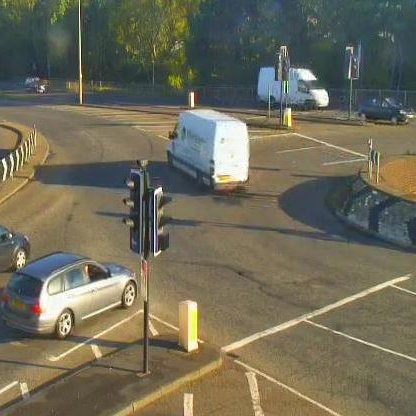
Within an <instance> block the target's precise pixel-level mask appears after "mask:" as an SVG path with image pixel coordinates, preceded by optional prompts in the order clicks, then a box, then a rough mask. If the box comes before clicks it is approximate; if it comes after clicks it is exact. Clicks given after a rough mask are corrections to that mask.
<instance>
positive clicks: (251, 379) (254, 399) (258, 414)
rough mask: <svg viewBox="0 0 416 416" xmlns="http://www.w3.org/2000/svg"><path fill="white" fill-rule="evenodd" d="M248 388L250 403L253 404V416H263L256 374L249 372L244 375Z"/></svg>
mask: <svg viewBox="0 0 416 416" xmlns="http://www.w3.org/2000/svg"><path fill="white" fill-rule="evenodd" d="M246 377H247V381H248V387H249V389H250V395H251V403H252V404H253V410H254V416H264V413H263V409H262V408H261V405H260V393H259V386H258V385H257V379H256V373H254V372H253V371H249V372H247V373H246Z"/></svg>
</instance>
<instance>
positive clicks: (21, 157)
mask: <svg viewBox="0 0 416 416" xmlns="http://www.w3.org/2000/svg"><path fill="white" fill-rule="evenodd" d="M36 146H37V133H36V126H35V125H33V129H32V130H31V132H30V133H29V137H28V138H27V139H26V140H23V142H22V143H21V144H20V145H19V146H18V147H17V148H16V149H15V150H13V151H12V152H10V153H9V154H8V155H7V156H5V157H3V158H2V159H0V181H1V182H5V181H6V180H7V179H10V178H13V175H14V174H15V173H16V172H17V171H18V170H20V169H21V168H22V166H23V165H24V164H25V163H26V162H27V161H28V160H29V159H30V158H31V157H32V155H33V154H34V153H35V151H36Z"/></svg>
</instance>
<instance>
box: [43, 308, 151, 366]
mask: <svg viewBox="0 0 416 416" xmlns="http://www.w3.org/2000/svg"><path fill="white" fill-rule="evenodd" d="M140 313H143V309H140V310H139V311H137V312H134V313H133V314H132V315H130V316H128V317H127V318H125V319H123V320H122V321H119V322H117V323H116V324H114V325H112V326H110V327H109V328H107V329H104V330H103V331H101V332H99V333H98V334H95V335H94V336H93V337H91V338H88V339H86V340H85V341H83V342H81V343H79V344H77V345H75V346H74V347H72V348H70V349H69V350H67V351H65V352H63V353H62V354H60V355H51V356H50V357H48V360H49V361H52V362H55V361H59V360H61V359H62V358H64V357H66V356H67V355H69V354H72V353H73V352H74V351H76V350H78V349H79V348H81V347H83V346H84V345H86V344H89V343H90V342H91V341H93V340H94V339H97V338H99V337H101V336H102V335H104V334H106V333H107V332H110V331H112V330H113V329H115V328H117V327H118V326H120V325H123V324H125V323H126V322H128V321H130V320H131V319H133V318H134V317H135V316H137V315H139V314H140Z"/></svg>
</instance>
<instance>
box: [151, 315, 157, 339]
mask: <svg viewBox="0 0 416 416" xmlns="http://www.w3.org/2000/svg"><path fill="white" fill-rule="evenodd" d="M149 330H150V333H151V334H152V336H153V337H157V336H158V335H159V332H157V329H156V328H155V326H154V325H153V323H152V321H151V320H150V319H149Z"/></svg>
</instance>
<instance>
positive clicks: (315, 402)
mask: <svg viewBox="0 0 416 416" xmlns="http://www.w3.org/2000/svg"><path fill="white" fill-rule="evenodd" d="M234 362H235V363H236V364H238V365H240V366H241V367H243V368H245V369H246V370H248V371H251V372H253V373H256V374H257V375H259V376H260V377H263V378H265V379H266V380H268V381H270V382H272V383H274V384H276V385H278V386H279V387H281V388H283V389H285V390H288V391H290V392H291V393H293V394H294V395H295V396H297V397H299V398H301V399H303V400H306V401H307V402H309V403H311V404H313V405H314V406H316V407H319V408H320V409H322V410H325V411H326V412H327V413H329V414H330V415H332V416H342V415H341V414H340V413H338V412H336V411H335V410H332V409H330V408H329V407H327V406H325V405H324V404H322V403H319V402H318V401H316V400H314V399H312V398H310V397H308V396H306V395H304V394H302V393H301V392H299V391H298V390H296V389H294V388H293V387H290V386H288V385H287V384H284V383H282V382H281V381H278V380H276V379H275V378H273V377H271V376H269V375H268V374H266V373H263V372H262V371H260V370H257V369H256V368H253V367H251V366H249V365H248V364H245V363H243V362H242V361H240V360H234Z"/></svg>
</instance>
